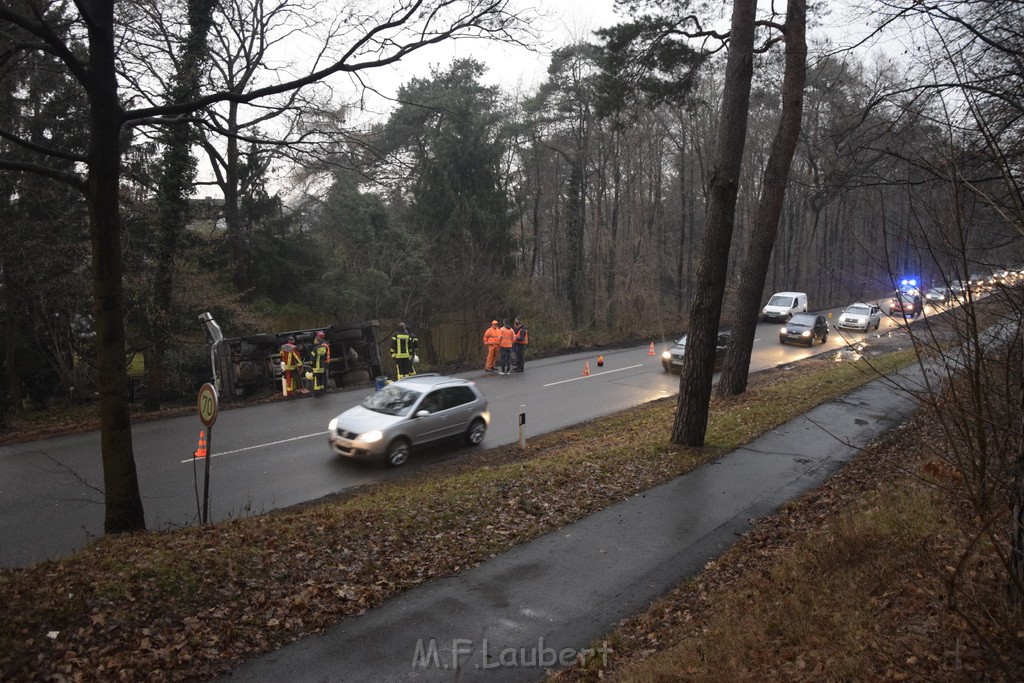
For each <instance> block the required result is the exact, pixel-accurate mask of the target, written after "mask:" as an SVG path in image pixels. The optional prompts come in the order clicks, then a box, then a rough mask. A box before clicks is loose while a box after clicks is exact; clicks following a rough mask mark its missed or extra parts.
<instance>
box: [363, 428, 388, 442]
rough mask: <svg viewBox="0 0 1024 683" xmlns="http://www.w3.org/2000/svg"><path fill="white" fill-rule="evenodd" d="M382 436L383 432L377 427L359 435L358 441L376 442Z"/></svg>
mask: <svg viewBox="0 0 1024 683" xmlns="http://www.w3.org/2000/svg"><path fill="white" fill-rule="evenodd" d="M383 438H384V432H382V431H380V430H379V429H374V430H373V431H372V432H366V433H365V434H360V435H359V441H363V442H365V443H376V442H377V441H380V440H381V439H383Z"/></svg>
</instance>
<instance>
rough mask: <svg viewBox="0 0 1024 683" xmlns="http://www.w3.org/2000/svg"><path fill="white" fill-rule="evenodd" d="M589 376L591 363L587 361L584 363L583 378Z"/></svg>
mask: <svg viewBox="0 0 1024 683" xmlns="http://www.w3.org/2000/svg"><path fill="white" fill-rule="evenodd" d="M588 375H590V361H589V360H585V361H583V376H584V377H587V376H588Z"/></svg>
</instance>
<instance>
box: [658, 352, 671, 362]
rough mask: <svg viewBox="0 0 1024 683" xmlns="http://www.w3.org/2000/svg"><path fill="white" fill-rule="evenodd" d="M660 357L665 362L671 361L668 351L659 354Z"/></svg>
mask: <svg viewBox="0 0 1024 683" xmlns="http://www.w3.org/2000/svg"><path fill="white" fill-rule="evenodd" d="M661 357H662V358H664V359H665V360H671V358H672V354H671V353H670V352H668V351H665V352H664V353H662V354H661Z"/></svg>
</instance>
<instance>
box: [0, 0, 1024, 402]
mask: <svg viewBox="0 0 1024 683" xmlns="http://www.w3.org/2000/svg"><path fill="white" fill-rule="evenodd" d="M1011 4H1012V3H1011ZM261 7H262V3H259V2H255V1H253V2H247V1H246V0H241V1H239V2H233V3H224V4H222V5H221V9H220V10H219V11H221V12H222V13H223V16H222V17H221V19H222V21H220V22H213V23H212V25H211V26H210V27H209V29H208V30H209V37H208V41H209V45H210V50H209V59H208V61H205V62H203V63H202V66H201V67H200V68H197V72H198V76H197V77H196V78H195V81H194V83H192V84H191V85H189V84H188V83H184V84H183V83H182V82H180V79H179V80H178V81H176V80H175V78H174V77H173V74H174V69H175V68H176V66H180V64H181V63H182V60H183V59H185V57H187V54H188V51H187V47H188V40H187V38H188V36H189V35H190V34H189V33H188V31H187V30H185V27H187V26H188V21H187V18H186V17H184V16H182V15H181V14H180V12H181V10H180V8H177V9H176V8H175V7H174V6H168V5H163V4H161V3H138V5H137V6H133V12H134V15H133V17H134V19H135V20H136V23H134V24H133V28H134V30H136V31H137V32H138V34H140V35H143V36H144V37H146V38H148V39H147V40H140V41H139V45H142V46H143V47H144V48H145V49H141V48H138V49H137V50H136V52H135V53H133V54H125V55H122V60H123V61H122V73H123V74H126V75H131V76H132V77H134V79H135V80H134V81H132V82H133V84H134V85H135V86H136V87H137V88H138V89H139V90H140V92H148V93H149V96H150V97H152V98H153V99H154V100H161V99H163V98H164V95H163V94H161V93H166V92H168V91H173V89H174V88H175V87H177V88H186V89H187V88H189V87H191V88H192V89H193V90H199V91H202V90H203V89H206V88H209V89H213V88H216V87H222V88H228V89H230V88H231V87H236V86H239V85H240V84H241V85H245V84H247V83H251V82H256V81H259V79H261V78H262V79H266V78H268V77H269V75H268V70H269V68H270V67H269V66H268V65H267V63H266V62H265V61H263V55H261V54H260V53H256V52H253V49H252V42H251V41H248V40H246V38H247V37H252V36H264V37H265V38H266V41H265V42H266V43H267V44H272V41H271V40H270V39H269V38H270V37H273V36H278V35H279V34H282V28H281V27H282V26H284V25H286V23H287V22H286V17H283V16H277V17H275V16H272V15H271V13H270V12H267V11H265V10H263V11H260V8H261ZM283 7H288V11H289V12H293V13H295V14H293V15H290V16H289V17H288V20H293V19H294V18H295V16H296V15H299V16H302V13H303V12H306V11H311V10H309V8H303V7H301V6H298V5H296V6H286V5H282V6H280V7H278V8H277V10H278V11H281V12H283V11H284V10H282V9H281V8H283ZM820 9H821V8H819V11H820ZM1016 9H1017V11H1018V12H1019V8H1016ZM49 11H50V12H55V13H57V12H62V11H66V10H63V9H62V6H61V5H59V4H53V5H50V6H49ZM814 20H817V21H819V22H821V21H827V20H828V17H827V15H822V14H820V13H819V14H818V15H817V16H816V17H815V16H814V15H813V14H812V21H814ZM58 23H59V22H58ZM168 35H171V36H179V37H180V45H179V44H178V43H175V42H174V41H171V40H170V39H167V40H166V41H165V42H166V43H167V44H169V45H172V46H174V48H175V49H172V50H170V51H169V52H166V53H162V52H161V50H160V41H159V38H160V37H161V36H163V37H167V36H168ZM279 39H282V38H279ZM282 40H283V39H282ZM630 49H633V48H632V47H629V46H626V44H625V42H624V41H623V39H622V34H621V33H616V32H615V31H611V30H610V31H609V32H606V33H603V34H599V35H598V36H595V40H594V41H593V42H588V43H578V44H574V45H569V46H566V47H564V48H562V49H560V50H558V51H557V52H556V53H555V54H554V56H553V57H552V60H551V63H550V66H549V71H548V78H547V80H546V82H544V83H543V84H542V85H541V86H540V87H539V88H538V89H537V90H536V91H534V92H506V91H504V90H502V89H500V88H497V87H492V86H486V85H484V84H483V76H484V66H483V65H482V64H480V63H479V62H476V61H474V60H472V59H461V60H457V61H453V62H452V63H450V64H448V65H446V66H444V67H439V68H437V69H435V70H434V71H433V72H432V74H431V76H430V77H427V78H421V79H420V78H417V79H412V80H410V81H408V82H406V83H404V84H403V85H402V87H401V88H400V91H399V93H398V98H397V100H398V102H399V103H400V104H398V105H397V106H396V107H395V109H394V110H393V111H392V112H391V113H390V115H389V116H388V117H387V118H386V119H385V120H381V121H377V122H373V123H371V124H369V125H364V126H361V127H359V128H355V127H349V125H348V124H347V121H348V120H349V119H350V118H351V113H352V109H351V107H350V106H345V105H341V104H339V101H340V100H339V98H340V97H341V93H339V92H336V91H334V90H331V89H329V88H320V89H312V90H309V91H306V92H304V93H303V94H302V96H301V97H300V96H297V95H289V96H281V97H280V98H279V99H277V100H275V101H273V102H272V103H271V104H267V105H265V106H262V107H259V108H257V107H252V106H242V105H237V104H234V103H227V104H220V105H217V106H211V107H209V108H207V109H204V110H203V111H202V112H201V113H200V114H199V115H197V116H195V117H194V118H193V119H191V120H190V121H191V123H192V125H188V126H186V125H180V126H169V127H165V128H163V129H160V128H157V127H147V126H138V127H135V128H132V129H131V130H130V131H129V133H128V135H130V139H128V140H127V141H126V146H125V148H124V149H125V154H124V163H123V169H122V178H121V185H120V187H121V202H122V205H121V219H122V235H121V243H122V250H123V263H124V285H125V311H124V323H125V333H126V347H127V348H126V352H127V358H126V362H127V363H131V362H132V361H133V359H137V358H138V357H140V356H145V357H147V358H149V357H150V356H151V354H159V358H161V359H162V362H161V363H160V366H161V367H162V369H163V371H164V372H163V376H162V377H161V378H160V380H159V381H158V382H156V381H154V382H151V383H149V386H150V387H153V388H155V389H157V391H154V392H151V393H150V395H149V396H148V400H150V401H152V402H153V403H154V404H159V402H161V401H179V400H182V399H184V400H188V401H190V400H192V397H193V396H194V393H195V390H196V388H197V387H198V386H199V385H200V384H201V383H202V382H204V381H207V380H208V378H209V363H208V359H207V350H206V346H205V340H204V337H203V334H202V328H201V326H200V324H199V323H198V320H197V316H198V315H199V314H200V313H202V312H204V311H210V312H212V313H213V314H214V316H215V318H216V319H217V320H218V321H219V322H220V324H221V326H222V328H223V329H224V331H225V333H226V334H227V335H228V336H240V335H244V334H253V333H259V332H269V331H278V330H286V329H297V328H302V327H309V326H314V325H325V324H330V323H331V322H334V321H346V320H370V319H373V320H380V321H381V322H382V323H383V325H384V329H385V330H387V329H391V327H392V326H393V325H394V324H395V323H397V322H398V321H400V320H403V321H406V322H408V323H409V324H410V326H411V327H412V328H413V329H414V330H415V331H416V332H417V333H418V334H419V336H420V338H421V339H422V340H423V342H424V344H423V352H422V353H421V355H422V356H423V360H424V362H425V363H426V364H428V365H429V364H436V363H440V362H445V363H457V362H460V361H461V362H472V361H473V360H474V359H477V358H478V357H479V355H480V353H481V351H480V350H481V345H480V334H481V332H482V330H483V329H484V327H485V326H486V324H487V323H488V322H489V320H490V319H492V318H495V317H499V318H501V317H511V316H515V315H518V316H520V317H522V318H523V319H524V320H526V321H527V323H528V325H529V327H530V330H531V341H532V342H533V345H534V347H535V348H537V349H549V350H550V349H561V348H576V347H580V346H589V345H596V344H607V343H614V342H617V341H633V340H648V339H659V340H661V339H669V338H673V337H677V336H678V335H679V334H681V333H682V332H684V331H685V328H686V324H687V315H688V302H689V300H690V297H691V294H692V291H693V287H694V281H693V280H694V276H695V271H696V262H697V259H698V256H699V247H700V242H701V239H702V234H701V231H702V226H703V224H704V206H705V200H706V193H707V171H708V168H707V165H708V160H709V159H710V158H711V157H712V155H713V151H714V146H715V144H716V140H715V132H716V130H715V126H716V121H717V114H718V107H719V106H720V102H721V94H722V93H721V90H722V87H723V63H724V59H723V54H724V51H723V50H722V49H721V48H720V47H719V49H718V50H708V51H701V50H697V49H694V50H692V51H684V53H681V54H680V55H678V56H677V58H676V60H675V62H674V63H672V64H670V65H668V66H665V65H664V64H659V65H653V66H651V65H643V66H645V67H647V66H650V68H649V69H648V70H647V71H646V72H645V73H644V75H643V76H642V77H641V76H638V75H637V74H636V73H633V72H631V70H630V68H629V64H630V59H631V58H635V54H634V53H632V52H630V51H629V50H630ZM175 50H177V51H175ZM36 59H37V60H38V61H37V62H34V63H31V62H24V61H23V62H19V63H17V64H14V65H12V64H11V63H10V62H7V63H6V71H5V74H4V75H5V78H4V79H3V80H2V81H0V84H2V86H3V88H4V89H5V97H4V101H5V102H10V106H4V107H3V112H2V117H3V121H2V125H3V127H4V129H5V130H14V131H18V133H19V135H20V136H21V137H22V138H23V139H26V140H30V141H36V143H37V144H39V145H46V146H48V147H58V146H59V147H66V148H69V149H75V148H76V147H79V148H80V147H81V146H82V145H83V144H85V143H84V140H83V139H82V131H83V128H84V126H83V121H84V119H85V118H86V116H87V114H86V111H85V102H84V101H83V100H82V97H81V93H80V92H79V91H78V90H77V88H76V86H75V84H74V82H73V81H72V80H71V79H70V78H69V77H68V76H67V75H66V74H62V73H61V72H60V71H59V70H58V69H56V68H54V66H53V64H52V60H53V59H54V58H53V57H47V56H37V57H36ZM808 65H809V66H808V74H807V79H806V89H805V102H804V121H803V127H802V131H801V136H800V143H799V146H798V148H797V152H796V157H795V159H794V162H793V170H792V174H791V180H790V184H789V189H788V194H787V197H786V203H785V208H784V211H783V217H782V220H781V223H780V225H779V233H778V238H777V241H776V246H775V249H774V252H773V256H772V261H771V266H770V268H769V275H768V278H767V282H766V283H765V286H764V297H765V299H766V298H767V296H769V295H770V294H771V292H773V291H780V290H797V291H804V292H807V294H808V297H809V301H810V305H811V308H812V309H821V308H825V307H828V306H837V305H843V304H845V303H848V302H851V301H854V300H857V299H861V298H874V297H878V296H881V295H883V294H885V293H886V292H888V291H890V290H891V289H892V285H893V279H894V278H899V277H901V276H904V275H913V276H915V277H918V278H921V279H923V280H925V281H926V282H934V283H940V281H941V280H943V279H966V278H967V277H968V276H969V275H970V274H971V273H970V272H968V271H971V272H973V271H974V270H980V271H986V270H988V271H991V270H993V269H996V268H1003V267H1014V266H1017V265H1019V264H1021V263H1024V256H1022V255H1021V253H1020V249H1019V234H1018V233H1017V232H1016V231H1015V228H1014V227H1013V225H1012V222H1011V224H1009V225H1008V222H1007V220H1006V215H1005V213H1001V212H1000V211H999V210H998V208H997V207H994V206H993V203H992V202H985V201H982V200H981V199H980V197H983V196H984V194H985V193H986V191H988V190H986V189H985V187H986V184H989V185H992V186H996V187H995V189H991V190H990V191H989V193H990V194H991V195H998V194H1001V193H1002V192H1003V190H1002V189H1000V187H1002V186H1001V183H1002V175H1003V174H1002V168H1001V167H1000V165H999V164H996V163H993V161H992V160H991V157H990V156H989V155H987V154H985V153H984V152H985V151H986V149H988V148H989V146H990V145H989V141H988V140H986V135H979V129H980V127H979V126H978V125H977V124H976V122H975V117H974V116H972V115H971V113H970V108H969V107H968V108H967V112H968V113H966V114H965V109H964V107H963V101H962V100H961V101H957V97H961V98H962V97H963V95H959V96H951V94H950V92H951V90H953V88H950V89H941V88H922V87H921V81H920V80H919V79H920V78H922V77H923V75H925V74H928V73H929V71H928V69H929V68H934V65H932V67H929V63H928V62H927V61H921V62H920V63H914V64H913V65H911V66H912V68H910V67H908V62H907V61H906V59H905V58H901V59H900V60H899V61H886V60H884V59H879V58H877V56H876V58H874V59H872V60H867V59H864V58H860V57H858V56H857V55H856V53H854V52H851V51H847V50H837V49H836V48H835V46H834V45H831V44H817V45H814V44H812V45H811V46H810V55H809V58H808ZM633 71H637V70H636V69H634V70H633ZM179 73H180V69H179ZM754 74H755V75H754V84H753V90H752V93H751V108H750V118H749V127H748V130H747V143H746V148H745V162H744V166H743V168H744V172H743V177H742V181H741V184H740V188H739V198H738V202H737V211H736V230H735V234H734V236H733V249H732V252H731V258H730V263H731V264H732V265H731V266H730V275H729V278H730V280H729V281H730V282H735V281H736V278H737V276H738V274H737V273H736V268H737V266H736V264H737V263H741V262H742V259H743V256H744V253H743V252H744V248H745V246H744V245H746V243H747V240H746V237H747V231H748V229H749V226H750V223H751V220H752V213H753V211H754V209H755V207H756V204H757V197H758V193H759V189H760V188H759V183H760V173H761V170H762V169H763V168H764V166H765V160H766V157H767V154H768V151H769V147H770V143H771V140H772V136H773V135H774V131H775V130H776V128H777V126H778V115H779V111H780V107H781V104H780V96H779V87H778V84H779V82H780V81H781V77H782V57H781V51H780V50H779V49H778V48H777V47H770V48H769V49H767V50H765V51H764V52H761V53H759V54H758V55H757V59H756V64H755V72H754ZM1011 111H1012V109H1011ZM990 120H991V122H992V123H993V124H994V125H991V126H990V127H989V130H988V131H987V135H988V138H989V139H991V138H992V137H993V136H1002V137H1004V138H1005V137H1007V136H1011V135H1012V134H1013V130H1014V127H1015V126H1016V124H1015V122H1014V121H1015V119H1013V117H1012V115H1010V114H1008V115H1007V117H1006V118H1005V119H1002V120H995V119H992V118H991V116H990ZM1000 121H1002V122H1000ZM981 132H982V133H985V131H984V130H981ZM179 133H180V134H181V135H180V136H179V138H178V139H174V136H175V135H177V134H179ZM0 144H3V145H5V147H6V149H5V151H10V152H11V154H13V155H15V156H17V155H18V154H21V155H22V156H23V157H27V156H28V153H27V152H24V151H22V150H19V149H18V148H17V147H16V146H15V145H13V144H11V143H10V142H8V141H4V142H2V143H0ZM182 149H184V150H185V151H184V152H182V151H181V150H182ZM1003 149H1004V151H1005V152H1006V153H1008V154H1010V155H1012V154H1015V153H1019V141H1018V142H1017V146H1016V147H1012V148H1011V147H1010V146H1006V147H1004V148H1003ZM1011 158H1019V157H1011ZM1004 161H1005V160H1004ZM64 163H65V164H66V166H67V167H68V168H69V169H71V168H74V166H75V164H76V163H77V162H76V160H75V159H74V158H68V159H65V160H64ZM197 165H203V166H208V167H210V168H212V173H213V177H214V184H215V185H216V187H215V188H214V189H213V190H212V191H210V192H208V191H207V190H206V189H204V188H203V187H202V186H201V185H200V184H199V183H198V181H197V174H196V168H197ZM1006 167H1012V163H1007V164H1006ZM957 177H959V178H968V179H970V181H971V182H973V183H974V184H975V186H974V191H967V190H965V189H964V188H963V187H962V186H958V185H957V184H956V183H954V182H951V181H952V180H954V179H956V178H957ZM281 178H285V179H287V186H284V185H282V184H281ZM978 188H981V191H980V192H978V191H976V190H978ZM207 193H209V194H211V195H214V196H216V197H217V199H206V200H204V199H195V197H197V196H199V197H202V196H203V195H204V194H207ZM0 196H2V198H3V202H2V203H0V216H2V219H0V222H2V224H3V226H4V227H3V229H2V231H0V232H2V234H0V242H2V250H0V253H2V256H0V269H2V275H3V279H2V292H3V311H4V321H5V324H4V329H3V338H4V342H5V366H6V373H5V377H4V380H5V381H4V382H3V391H4V392H5V394H6V398H7V400H5V403H6V404H7V405H8V410H15V411H17V410H20V409H22V408H23V407H24V406H26V405H30V406H33V407H38V408H49V407H54V406H59V405H62V404H64V403H66V402H75V401H82V400H89V399H90V398H91V397H92V396H93V394H94V392H95V374H96V365H95V363H94V360H93V359H94V356H95V354H94V352H93V350H92V348H91V344H92V340H93V338H94V335H95V331H94V329H93V325H92V320H93V300H92V297H91V296H90V277H91V273H90V267H89V263H90V250H91V246H90V240H89V232H88V219H87V208H86V205H85V201H84V200H83V199H82V197H81V195H79V194H78V193H76V192H75V191H73V190H72V189H69V188H68V187H66V186H62V185H60V184H58V183H54V182H52V180H50V179H47V178H42V177H37V176H32V175H30V174H24V173H21V174H17V173H12V172H7V171H4V172H3V173H0ZM221 197H223V199H221ZM182 198H187V199H188V201H184V202H183V201H182ZM186 226H187V227H186ZM732 289H733V288H732V287H727V289H726V300H725V308H724V312H723V324H724V325H728V324H729V320H730V306H731V304H732V302H731V301H730V298H729V292H730V291H731V290H732ZM136 362H137V360H136ZM15 385H17V389H16V390H12V387H14V386H15ZM15 398H17V399H18V400H17V402H15V401H13V400H12V399H15Z"/></svg>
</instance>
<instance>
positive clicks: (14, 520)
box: [0, 310, 895, 567]
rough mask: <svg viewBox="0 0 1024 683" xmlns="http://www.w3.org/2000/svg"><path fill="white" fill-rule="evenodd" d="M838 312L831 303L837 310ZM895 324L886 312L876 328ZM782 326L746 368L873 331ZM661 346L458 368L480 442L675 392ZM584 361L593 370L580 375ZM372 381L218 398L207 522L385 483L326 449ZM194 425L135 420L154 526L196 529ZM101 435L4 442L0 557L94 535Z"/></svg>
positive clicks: (420, 459) (763, 331)
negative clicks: (304, 392)
mask: <svg viewBox="0 0 1024 683" xmlns="http://www.w3.org/2000/svg"><path fill="white" fill-rule="evenodd" d="M833 313H834V314H838V310H835V311H833ZM894 324H895V323H894V322H892V321H889V320H888V319H883V327H882V333H885V331H886V327H887V326H890V325H894ZM778 328H779V325H768V324H763V325H761V326H760V327H759V329H758V341H757V342H755V347H754V356H753V360H752V363H751V370H752V371H756V370H759V369H764V368H768V367H773V366H776V365H780V364H783V363H788V362H793V361H796V360H799V359H801V358H806V357H808V356H811V355H814V354H819V353H826V352H836V351H838V350H839V349H841V348H843V347H844V346H846V345H847V343H848V341H849V340H850V339H854V340H861V339H867V340H868V342H870V338H871V336H872V335H873V334H875V333H872V335H866V336H865V335H862V334H848V335H846V337H847V339H844V338H843V335H839V334H837V333H835V332H834V331H833V333H832V334H830V336H829V339H828V341H827V343H826V344H824V345H816V346H814V347H813V348H806V347H797V346H783V345H780V344H779V343H778V336H777V332H778ZM669 345H670V344H667V343H656V344H655V347H656V355H654V356H650V355H648V350H649V348H648V346H641V347H636V348H631V349H622V350H615V351H607V352H603V355H604V366H603V367H597V365H596V355H597V354H596V353H593V352H590V353H578V354H571V355H564V356H558V357H554V358H547V359H540V360H533V361H530V360H528V361H527V365H526V372H525V373H521V374H519V373H516V374H513V375H510V376H498V375H496V374H491V373H484V372H482V371H479V372H473V373H466V374H463V375H461V376H463V377H468V378H471V379H474V380H476V381H477V382H478V384H479V386H480V387H481V389H482V390H483V392H484V394H485V395H486V396H487V398H488V400H489V402H490V408H491V414H492V423H491V428H490V430H489V431H488V434H487V437H486V439H485V440H484V442H483V445H482V447H484V448H486V447H493V446H499V445H504V444H508V443H513V442H515V441H517V440H518V438H519V415H520V413H525V415H526V436H527V438H529V437H530V436H531V435H536V434H541V433H545V432H548V431H552V430H555V429H559V428H561V427H565V426H569V425H572V424H577V423H579V422H582V421H585V420H589V419H592V418H595V417H599V416H602V415H607V414H610V413H613V412H616V411H618V410H622V409H624V408H627V407H630V406H635V405H639V404H641V403H645V402H647V401H651V400H654V399H657V398H661V397H664V396H670V395H674V394H676V393H677V391H678V382H679V376H678V375H670V374H668V373H666V372H665V371H664V370H663V369H662V366H661V360H660V354H661V352H662V350H663V349H665V348H667V347H668V346H669ZM584 362H588V363H589V369H590V373H591V374H590V375H589V376H586V377H584V376H583V365H584ZM369 391H371V390H368V389H363V390H359V391H348V392H338V393H334V394H331V395H328V396H326V397H324V398H322V399H293V400H290V401H280V402H275V403H270V404H266V405H260V406H254V407H248V408H239V409H228V408H227V406H226V404H225V405H222V409H221V411H220V415H219V417H218V419H217V422H216V424H215V425H214V426H213V428H212V430H210V433H209V434H208V445H209V449H210V452H211V454H212V455H213V457H212V459H211V461H210V463H211V475H210V481H211V487H210V490H211V495H210V501H211V502H210V518H211V520H213V521H220V520H224V519H228V518H231V517H237V516H244V515H249V514H258V513H262V512H266V511H268V510H271V509H277V508H282V507H287V506H290V505H294V504H296V503H300V502H305V501H309V500H314V499H316V498H319V497H321V496H324V495H327V494H330V493H333V492H336V491H339V490H343V489H345V488H349V487H352V486H357V485H360V484H363V483H366V482H370V481H377V480H380V479H384V478H387V477H388V476H389V475H390V473H391V471H390V470H388V469H385V468H383V467H380V466H378V465H376V464H374V463H361V462H349V461H346V460H344V459H341V458H339V457H336V456H334V455H332V454H331V452H330V451H329V450H328V447H327V442H326V426H327V423H328V421H329V420H330V419H331V418H332V417H334V416H335V415H336V414H338V413H340V412H341V411H343V410H346V409H348V408H350V407H352V406H354V405H356V404H357V403H359V401H361V400H362V399H363V398H364V397H365V396H366V395H367V394H368V393H369ZM201 428H202V425H201V424H200V422H199V419H198V417H197V416H192V417H181V418H172V419H167V420H160V421H154V422H146V423H140V424H136V425H134V426H133V428H132V438H133V444H134V452H135V459H136V464H137V468H138V475H139V485H140V488H141V492H142V497H143V504H144V507H145V510H146V521H147V525H148V527H149V528H150V529H166V528H174V527H180V526H186V525H190V524H195V523H196V521H197V520H198V519H199V512H198V510H199V504H198V502H197V501H198V498H199V496H201V493H202V480H203V473H202V462H201V461H200V462H199V463H197V462H196V461H194V460H193V458H192V452H193V451H194V450H195V448H196V442H197V438H198V436H199V431H200V429H201ZM99 452H100V448H99V434H98V433H95V432H94V433H87V434H81V435H74V436H66V437H60V438H53V439H46V440H42V441H35V442H30V443H24V444H18V445H13V446H6V447H2V448H0V566H8V567H10V566H22V565H26V564H30V563H32V562H36V561H39V560H44V559H52V558H57V557H61V556H63V555H65V554H68V553H70V552H72V551H74V550H76V549H78V548H80V547H82V546H83V545H85V544H86V543H87V542H88V541H89V540H91V539H93V538H96V537H97V536H99V535H101V534H102V529H103V502H102V493H101V491H102V485H103V480H102V470H101V464H100V456H99ZM460 452H465V451H464V450H463V449H462V448H460V447H459V446H458V445H455V446H442V447H435V448H431V449H429V450H427V451H424V452H421V453H418V454H414V455H413V457H412V458H411V459H410V462H409V463H408V464H407V465H405V466H404V469H406V470H408V469H414V468H417V467H423V466H425V465H427V464H430V463H432V462H437V461H438V460H441V459H445V458H450V457H457V456H458V454H459V453H460Z"/></svg>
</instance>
